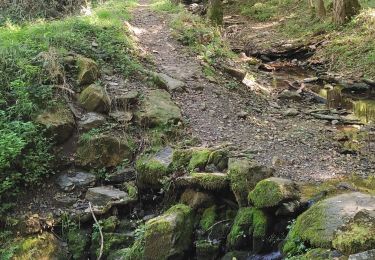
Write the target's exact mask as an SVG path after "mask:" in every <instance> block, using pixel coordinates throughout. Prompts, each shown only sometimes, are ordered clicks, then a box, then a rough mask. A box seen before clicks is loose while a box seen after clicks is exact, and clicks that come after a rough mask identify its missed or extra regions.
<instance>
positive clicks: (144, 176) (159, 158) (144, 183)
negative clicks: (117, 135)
mask: <svg viewBox="0 0 375 260" xmlns="http://www.w3.org/2000/svg"><path fill="white" fill-rule="evenodd" d="M172 155H173V149H172V148H171V147H165V148H163V149H161V150H159V151H158V152H157V153H156V154H152V155H149V154H145V155H143V156H141V157H140V158H139V159H138V160H137V162H136V170H137V177H138V178H137V179H138V184H139V185H140V187H153V188H159V187H161V186H162V181H163V178H165V177H168V176H169V174H170V173H171V167H170V166H171V163H172Z"/></svg>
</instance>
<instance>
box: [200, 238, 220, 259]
mask: <svg viewBox="0 0 375 260" xmlns="http://www.w3.org/2000/svg"><path fill="white" fill-rule="evenodd" d="M195 250H196V255H197V259H198V260H206V259H216V258H217V255H218V253H219V250H220V243H214V242H212V241H207V240H199V241H197V242H196V243H195Z"/></svg>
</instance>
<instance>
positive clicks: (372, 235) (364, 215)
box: [332, 210, 375, 255]
mask: <svg viewBox="0 0 375 260" xmlns="http://www.w3.org/2000/svg"><path fill="white" fill-rule="evenodd" d="M332 245H333V247H334V248H336V249H337V250H339V251H340V252H343V253H344V254H347V255H349V254H356V253H359V252H362V251H366V250H370V249H374V248H375V210H372V211H367V210H363V211H360V212H358V213H357V214H356V215H355V216H354V218H353V219H352V220H351V221H350V222H349V223H347V224H345V226H344V227H343V228H341V229H340V230H339V231H338V232H336V234H335V238H334V240H333V241H332Z"/></svg>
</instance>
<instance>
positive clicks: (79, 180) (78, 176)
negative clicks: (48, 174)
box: [56, 172, 96, 191]
mask: <svg viewBox="0 0 375 260" xmlns="http://www.w3.org/2000/svg"><path fill="white" fill-rule="evenodd" d="M95 182H96V176H95V175H94V174H91V173H87V172H75V173H72V174H70V173H63V174H61V175H59V176H58V177H57V179H56V184H57V185H58V186H59V188H60V189H61V190H63V191H72V190H74V189H75V188H86V187H89V186H93V185H94V184H95Z"/></svg>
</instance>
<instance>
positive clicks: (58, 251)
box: [12, 232, 67, 260]
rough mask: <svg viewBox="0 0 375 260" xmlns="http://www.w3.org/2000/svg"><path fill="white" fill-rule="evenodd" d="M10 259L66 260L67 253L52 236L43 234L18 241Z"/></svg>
mask: <svg viewBox="0 0 375 260" xmlns="http://www.w3.org/2000/svg"><path fill="white" fill-rule="evenodd" d="M12 259H14V260H29V259H67V253H66V252H65V251H63V250H62V247H61V245H60V243H59V241H58V239H57V238H56V237H55V236H54V235H53V234H51V233H47V232H44V233H42V234H39V235H35V236H30V237H27V238H24V239H23V240H22V241H20V243H19V246H18V248H17V250H16V252H15V254H14V255H13V258H12Z"/></svg>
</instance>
